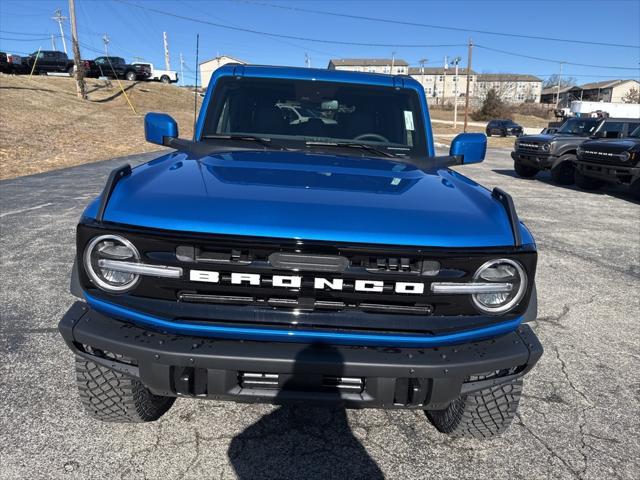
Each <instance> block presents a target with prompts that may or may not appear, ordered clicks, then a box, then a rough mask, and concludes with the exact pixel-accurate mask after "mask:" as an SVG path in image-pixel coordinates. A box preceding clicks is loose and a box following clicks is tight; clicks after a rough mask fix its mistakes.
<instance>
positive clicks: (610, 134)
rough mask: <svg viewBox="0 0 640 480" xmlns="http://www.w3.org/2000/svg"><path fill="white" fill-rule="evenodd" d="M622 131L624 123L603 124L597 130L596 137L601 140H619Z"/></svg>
mask: <svg viewBox="0 0 640 480" xmlns="http://www.w3.org/2000/svg"><path fill="white" fill-rule="evenodd" d="M623 130H624V122H604V124H603V125H602V127H600V129H599V130H598V136H599V137H602V138H620V137H622V132H623Z"/></svg>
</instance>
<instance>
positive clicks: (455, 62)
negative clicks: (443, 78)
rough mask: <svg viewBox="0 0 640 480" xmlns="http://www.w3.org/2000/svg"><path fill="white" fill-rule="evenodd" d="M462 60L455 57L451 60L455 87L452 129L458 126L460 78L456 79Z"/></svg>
mask: <svg viewBox="0 0 640 480" xmlns="http://www.w3.org/2000/svg"><path fill="white" fill-rule="evenodd" d="M460 60H462V58H460V57H456V58H454V59H453V63H454V65H455V66H456V75H455V77H454V81H455V85H454V94H453V97H454V98H453V128H456V127H457V126H458V83H459V79H460V77H458V64H459V63H460Z"/></svg>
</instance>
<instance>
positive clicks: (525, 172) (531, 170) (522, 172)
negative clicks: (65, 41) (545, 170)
mask: <svg viewBox="0 0 640 480" xmlns="http://www.w3.org/2000/svg"><path fill="white" fill-rule="evenodd" d="M513 169H514V170H515V171H516V174H517V175H518V176H519V177H521V178H533V177H535V176H536V175H537V174H538V172H539V171H540V170H538V169H537V168H535V167H530V166H528V165H524V164H522V163H519V162H513Z"/></svg>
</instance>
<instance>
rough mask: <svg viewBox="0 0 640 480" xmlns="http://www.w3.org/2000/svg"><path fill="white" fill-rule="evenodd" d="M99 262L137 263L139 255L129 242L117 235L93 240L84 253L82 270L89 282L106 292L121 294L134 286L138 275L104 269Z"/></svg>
mask: <svg viewBox="0 0 640 480" xmlns="http://www.w3.org/2000/svg"><path fill="white" fill-rule="evenodd" d="M101 260H120V261H129V262H136V263H137V262H139V261H140V254H139V253H138V250H136V247H134V246H133V244H132V243H131V242H130V241H129V240H127V239H126V238H123V237H120V236H119V235H101V236H99V237H96V238H94V239H93V240H91V242H90V243H89V245H88V246H87V248H86V249H85V251H84V268H85V271H86V272H87V275H89V278H90V279H91V281H92V282H93V283H94V284H95V285H96V286H97V287H99V288H101V289H102V290H105V291H107V292H111V293H122V292H126V291H127V290H130V289H132V288H133V287H135V286H136V284H137V283H138V280H139V279H140V276H139V275H137V274H135V273H128V272H120V271H117V270H111V269H109V268H104V266H101V265H100V264H101V263H102V262H101Z"/></svg>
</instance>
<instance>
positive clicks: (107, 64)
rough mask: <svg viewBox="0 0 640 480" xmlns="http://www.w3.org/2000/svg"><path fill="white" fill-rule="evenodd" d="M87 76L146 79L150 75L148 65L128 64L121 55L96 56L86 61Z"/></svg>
mask: <svg viewBox="0 0 640 480" xmlns="http://www.w3.org/2000/svg"><path fill="white" fill-rule="evenodd" d="M88 64H89V65H88V66H89V69H88V75H87V76H89V77H96V78H97V77H112V78H114V77H115V78H124V79H126V80H138V79H142V80H144V79H146V78H149V77H150V76H151V69H150V68H149V66H148V65H139V64H137V65H130V64H128V63H127V62H126V61H125V60H124V58H122V57H98V58H96V59H94V60H90V61H89V62H88Z"/></svg>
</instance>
